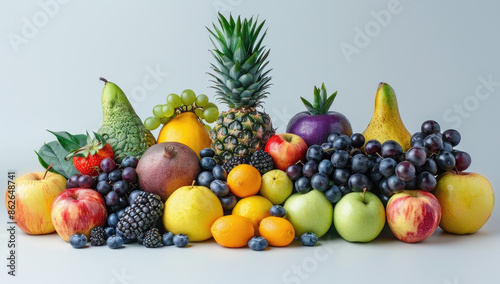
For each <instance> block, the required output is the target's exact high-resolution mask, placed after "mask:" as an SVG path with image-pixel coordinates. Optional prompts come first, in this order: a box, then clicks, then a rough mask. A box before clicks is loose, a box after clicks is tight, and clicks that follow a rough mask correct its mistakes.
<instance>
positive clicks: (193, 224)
mask: <svg viewBox="0 0 500 284" xmlns="http://www.w3.org/2000/svg"><path fill="white" fill-rule="evenodd" d="M223 215H224V212H223V210H222V205H221V203H220V201H219V198H218V197H217V196H216V195H215V194H214V193H213V192H212V191H211V190H210V189H208V188H206V187H204V186H183V187H181V188H179V189H177V190H176V191H174V193H172V195H170V197H169V198H168V199H167V201H166V202H165V211H164V214H163V225H164V226H165V229H167V231H169V232H172V233H174V234H186V235H187V236H188V237H189V240H190V241H194V242H196V241H204V240H207V239H210V238H211V237H212V233H211V231H210V228H211V227H212V224H213V223H214V222H215V220H217V219H218V218H220V217H222V216H223Z"/></svg>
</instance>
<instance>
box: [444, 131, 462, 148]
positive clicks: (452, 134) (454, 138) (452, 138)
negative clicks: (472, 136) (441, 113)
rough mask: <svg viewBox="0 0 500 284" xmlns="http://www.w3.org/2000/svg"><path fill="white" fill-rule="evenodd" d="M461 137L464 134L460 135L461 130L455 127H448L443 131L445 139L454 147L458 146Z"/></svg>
mask: <svg viewBox="0 0 500 284" xmlns="http://www.w3.org/2000/svg"><path fill="white" fill-rule="evenodd" d="M461 139H462V136H461V135H460V132H458V131H456V130H455V129H448V130H446V131H445V132H443V141H446V142H448V143H450V144H451V146H452V147H455V146H457V145H458V143H460V140H461Z"/></svg>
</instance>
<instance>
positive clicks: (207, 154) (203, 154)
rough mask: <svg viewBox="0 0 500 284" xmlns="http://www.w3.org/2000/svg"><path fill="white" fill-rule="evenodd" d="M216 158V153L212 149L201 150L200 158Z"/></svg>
mask: <svg viewBox="0 0 500 284" xmlns="http://www.w3.org/2000/svg"><path fill="white" fill-rule="evenodd" d="M214 156H215V151H214V150H213V149H212V148H205V149H201V150H200V157H201V158H205V157H209V158H213V157H214Z"/></svg>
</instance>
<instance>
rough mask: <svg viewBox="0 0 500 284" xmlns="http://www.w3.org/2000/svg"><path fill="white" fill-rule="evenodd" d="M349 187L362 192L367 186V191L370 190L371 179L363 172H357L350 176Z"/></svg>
mask: <svg viewBox="0 0 500 284" xmlns="http://www.w3.org/2000/svg"><path fill="white" fill-rule="evenodd" d="M348 184H349V187H350V188H351V190H352V191H356V192H362V191H363V189H365V188H366V190H367V191H370V187H371V186H370V180H369V179H368V177H367V176H366V175H364V174H361V173H355V174H353V175H352V176H351V177H350V178H349V182H348Z"/></svg>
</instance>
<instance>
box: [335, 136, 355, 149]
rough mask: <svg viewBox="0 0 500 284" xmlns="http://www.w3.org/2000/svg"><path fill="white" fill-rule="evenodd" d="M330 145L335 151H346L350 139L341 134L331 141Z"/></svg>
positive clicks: (349, 144)
mask: <svg viewBox="0 0 500 284" xmlns="http://www.w3.org/2000/svg"><path fill="white" fill-rule="evenodd" d="M332 144H333V148H334V149H335V150H347V149H349V147H350V146H351V138H349V137H347V136H346V135H344V134H341V135H339V136H338V137H337V138H335V140H333V143H332Z"/></svg>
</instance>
